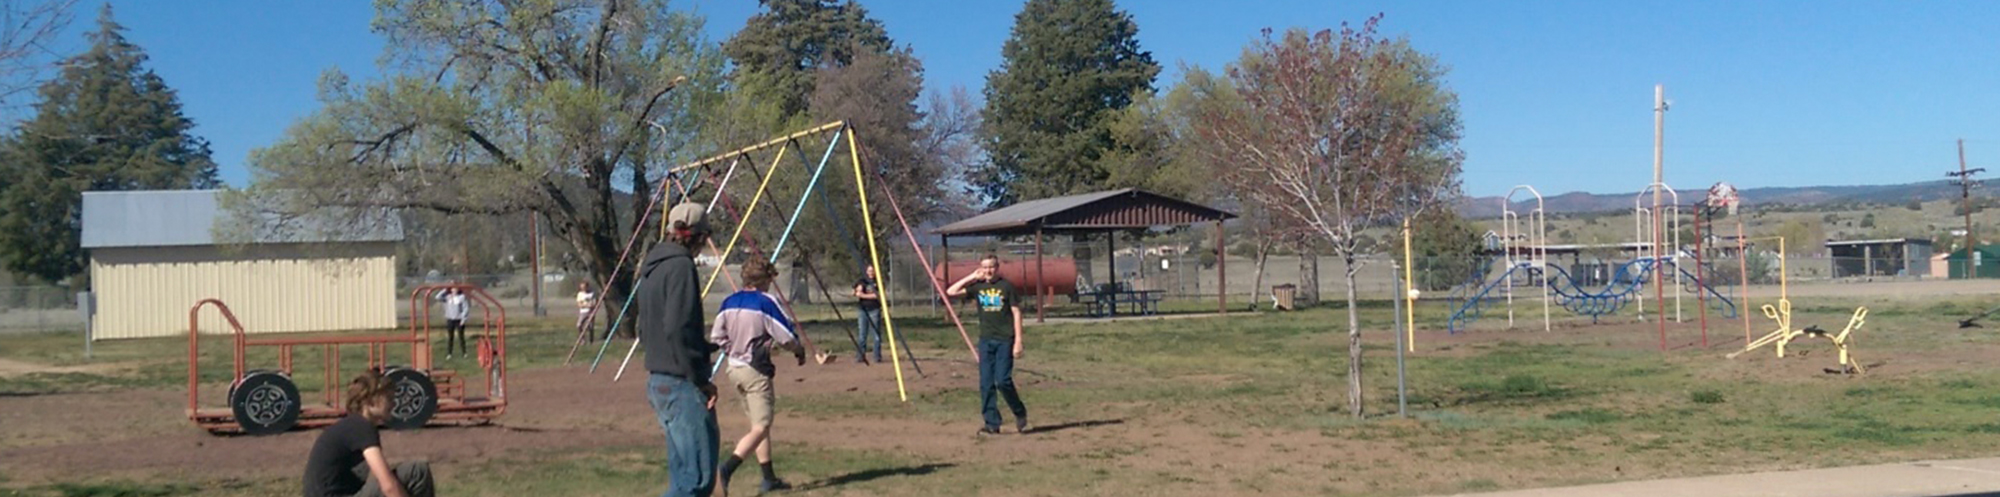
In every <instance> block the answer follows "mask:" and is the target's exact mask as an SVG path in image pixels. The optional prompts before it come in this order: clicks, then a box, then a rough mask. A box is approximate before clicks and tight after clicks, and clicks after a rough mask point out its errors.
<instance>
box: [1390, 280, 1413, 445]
mask: <svg viewBox="0 0 2000 497" xmlns="http://www.w3.org/2000/svg"><path fill="white" fill-rule="evenodd" d="M1396 266H1397V264H1396V263H1395V262H1393V261H1392V262H1390V263H1389V272H1390V273H1392V274H1394V278H1395V279H1396V290H1397V292H1398V293H1402V294H1403V295H1394V296H1392V297H1393V298H1391V299H1389V300H1394V301H1396V318H1395V322H1396V327H1397V328H1401V327H1403V297H1404V296H1405V295H1409V291H1407V290H1405V289H1404V286H1405V284H1406V283H1407V282H1406V281H1404V280H1403V272H1402V271H1397V270H1396V269H1397V268H1396ZM1407 343H1408V342H1407V341H1405V340H1404V339H1403V334H1402V333H1397V334H1396V417H1399V418H1407V417H1410V395H1409V386H1408V385H1409V382H1408V375H1407V374H1405V370H1404V367H1403V349H1406V348H1408V346H1407Z"/></svg>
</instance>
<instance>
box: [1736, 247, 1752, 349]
mask: <svg viewBox="0 0 2000 497" xmlns="http://www.w3.org/2000/svg"><path fill="white" fill-rule="evenodd" d="M1735 217H1736V271H1737V275H1736V292H1737V294H1736V295H1737V296H1736V317H1737V318H1740V319H1742V320H1743V345H1744V346H1746V347H1747V346H1749V345H1750V312H1749V311H1750V245H1749V244H1748V243H1745V242H1744V241H1743V217H1742V216H1741V215H1738V216H1735Z"/></svg>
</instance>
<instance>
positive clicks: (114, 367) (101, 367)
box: [0, 358, 132, 378]
mask: <svg viewBox="0 0 2000 497" xmlns="http://www.w3.org/2000/svg"><path fill="white" fill-rule="evenodd" d="M130 367H132V365H131V364H123V363H108V362H107V363H95V364H81V365H76V366H50V365H47V364H36V363H32V362H24V361H17V360H13V359H6V358H0V378H4V377H8V376H19V375H25V374H33V373H97V374H102V373H112V372H117V371H120V370H124V369H128V368H130Z"/></svg>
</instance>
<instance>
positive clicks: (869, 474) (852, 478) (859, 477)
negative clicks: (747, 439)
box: [797, 463, 958, 490]
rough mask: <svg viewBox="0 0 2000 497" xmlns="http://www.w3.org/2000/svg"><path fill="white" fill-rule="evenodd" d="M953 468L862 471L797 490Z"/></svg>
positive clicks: (943, 465) (927, 466) (933, 466)
mask: <svg viewBox="0 0 2000 497" xmlns="http://www.w3.org/2000/svg"><path fill="white" fill-rule="evenodd" d="M955 466H958V465H957V464H953V463H927V464H921V465H917V466H904V467H900V468H879V469H869V470H862V471H856V472H853V473H848V474H844V475H836V476H832V477H828V478H827V479H824V480H820V481H816V482H812V483H807V484H804V485H799V486H798V488H797V489H798V490H812V489H817V488H831V487H838V486H841V485H847V484H850V483H861V482H865V481H872V480H878V479H882V478H888V477H892V476H923V475H928V474H931V473H936V472H938V470H941V469H949V468H952V467H955Z"/></svg>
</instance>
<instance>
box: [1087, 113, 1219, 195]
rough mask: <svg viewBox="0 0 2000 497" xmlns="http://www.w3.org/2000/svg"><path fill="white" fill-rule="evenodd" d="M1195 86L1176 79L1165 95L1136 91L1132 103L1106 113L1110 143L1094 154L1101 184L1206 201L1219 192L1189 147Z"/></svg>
mask: <svg viewBox="0 0 2000 497" xmlns="http://www.w3.org/2000/svg"><path fill="white" fill-rule="evenodd" d="M1193 93H1194V92H1193V90H1191V89H1189V88H1188V87H1187V86H1186V85H1175V86H1174V88H1173V90H1171V91H1169V92H1168V93H1167V94H1166V95H1163V96H1155V95H1154V94H1152V93H1150V92H1145V93H1140V94H1139V95H1138V96H1137V97H1136V98H1134V100H1133V102H1132V105H1130V106H1127V107H1125V108H1123V109H1119V110H1117V111H1114V112H1112V113H1110V116H1109V118H1108V119H1107V121H1106V122H1105V126H1104V128H1105V130H1106V131H1108V132H1109V133H1110V135H1111V146H1110V147H1108V148H1107V149H1106V150H1105V151H1104V155H1102V156H1101V157H1100V158H1099V159H1098V168H1099V169H1101V170H1103V171H1104V175H1105V177H1104V184H1103V185H1102V187H1104V188H1126V187H1130V188H1139V189H1144V190H1147V191H1151V192H1154V193H1159V194H1162V195H1167V196H1170V197H1177V198H1183V199H1187V200H1191V201H1195V202H1207V201H1209V200H1210V199H1211V198H1212V197H1214V196H1215V195H1216V193H1217V191H1216V190H1218V188H1216V186H1215V184H1214V182H1213V181H1209V178H1207V177H1206V176H1207V171H1206V170H1205V169H1206V164H1204V163H1203V162H1202V159H1201V157H1200V156H1199V155H1197V154H1196V153H1195V152H1194V151H1193V148H1194V147H1195V146H1198V144H1199V142H1198V141H1197V140H1195V139H1194V138H1193V134H1194V132H1193V131H1192V130H1190V129H1188V117H1189V115H1190V113H1191V112H1193V110H1192V109H1191V107H1192V105H1193V104H1194V96H1193Z"/></svg>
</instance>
